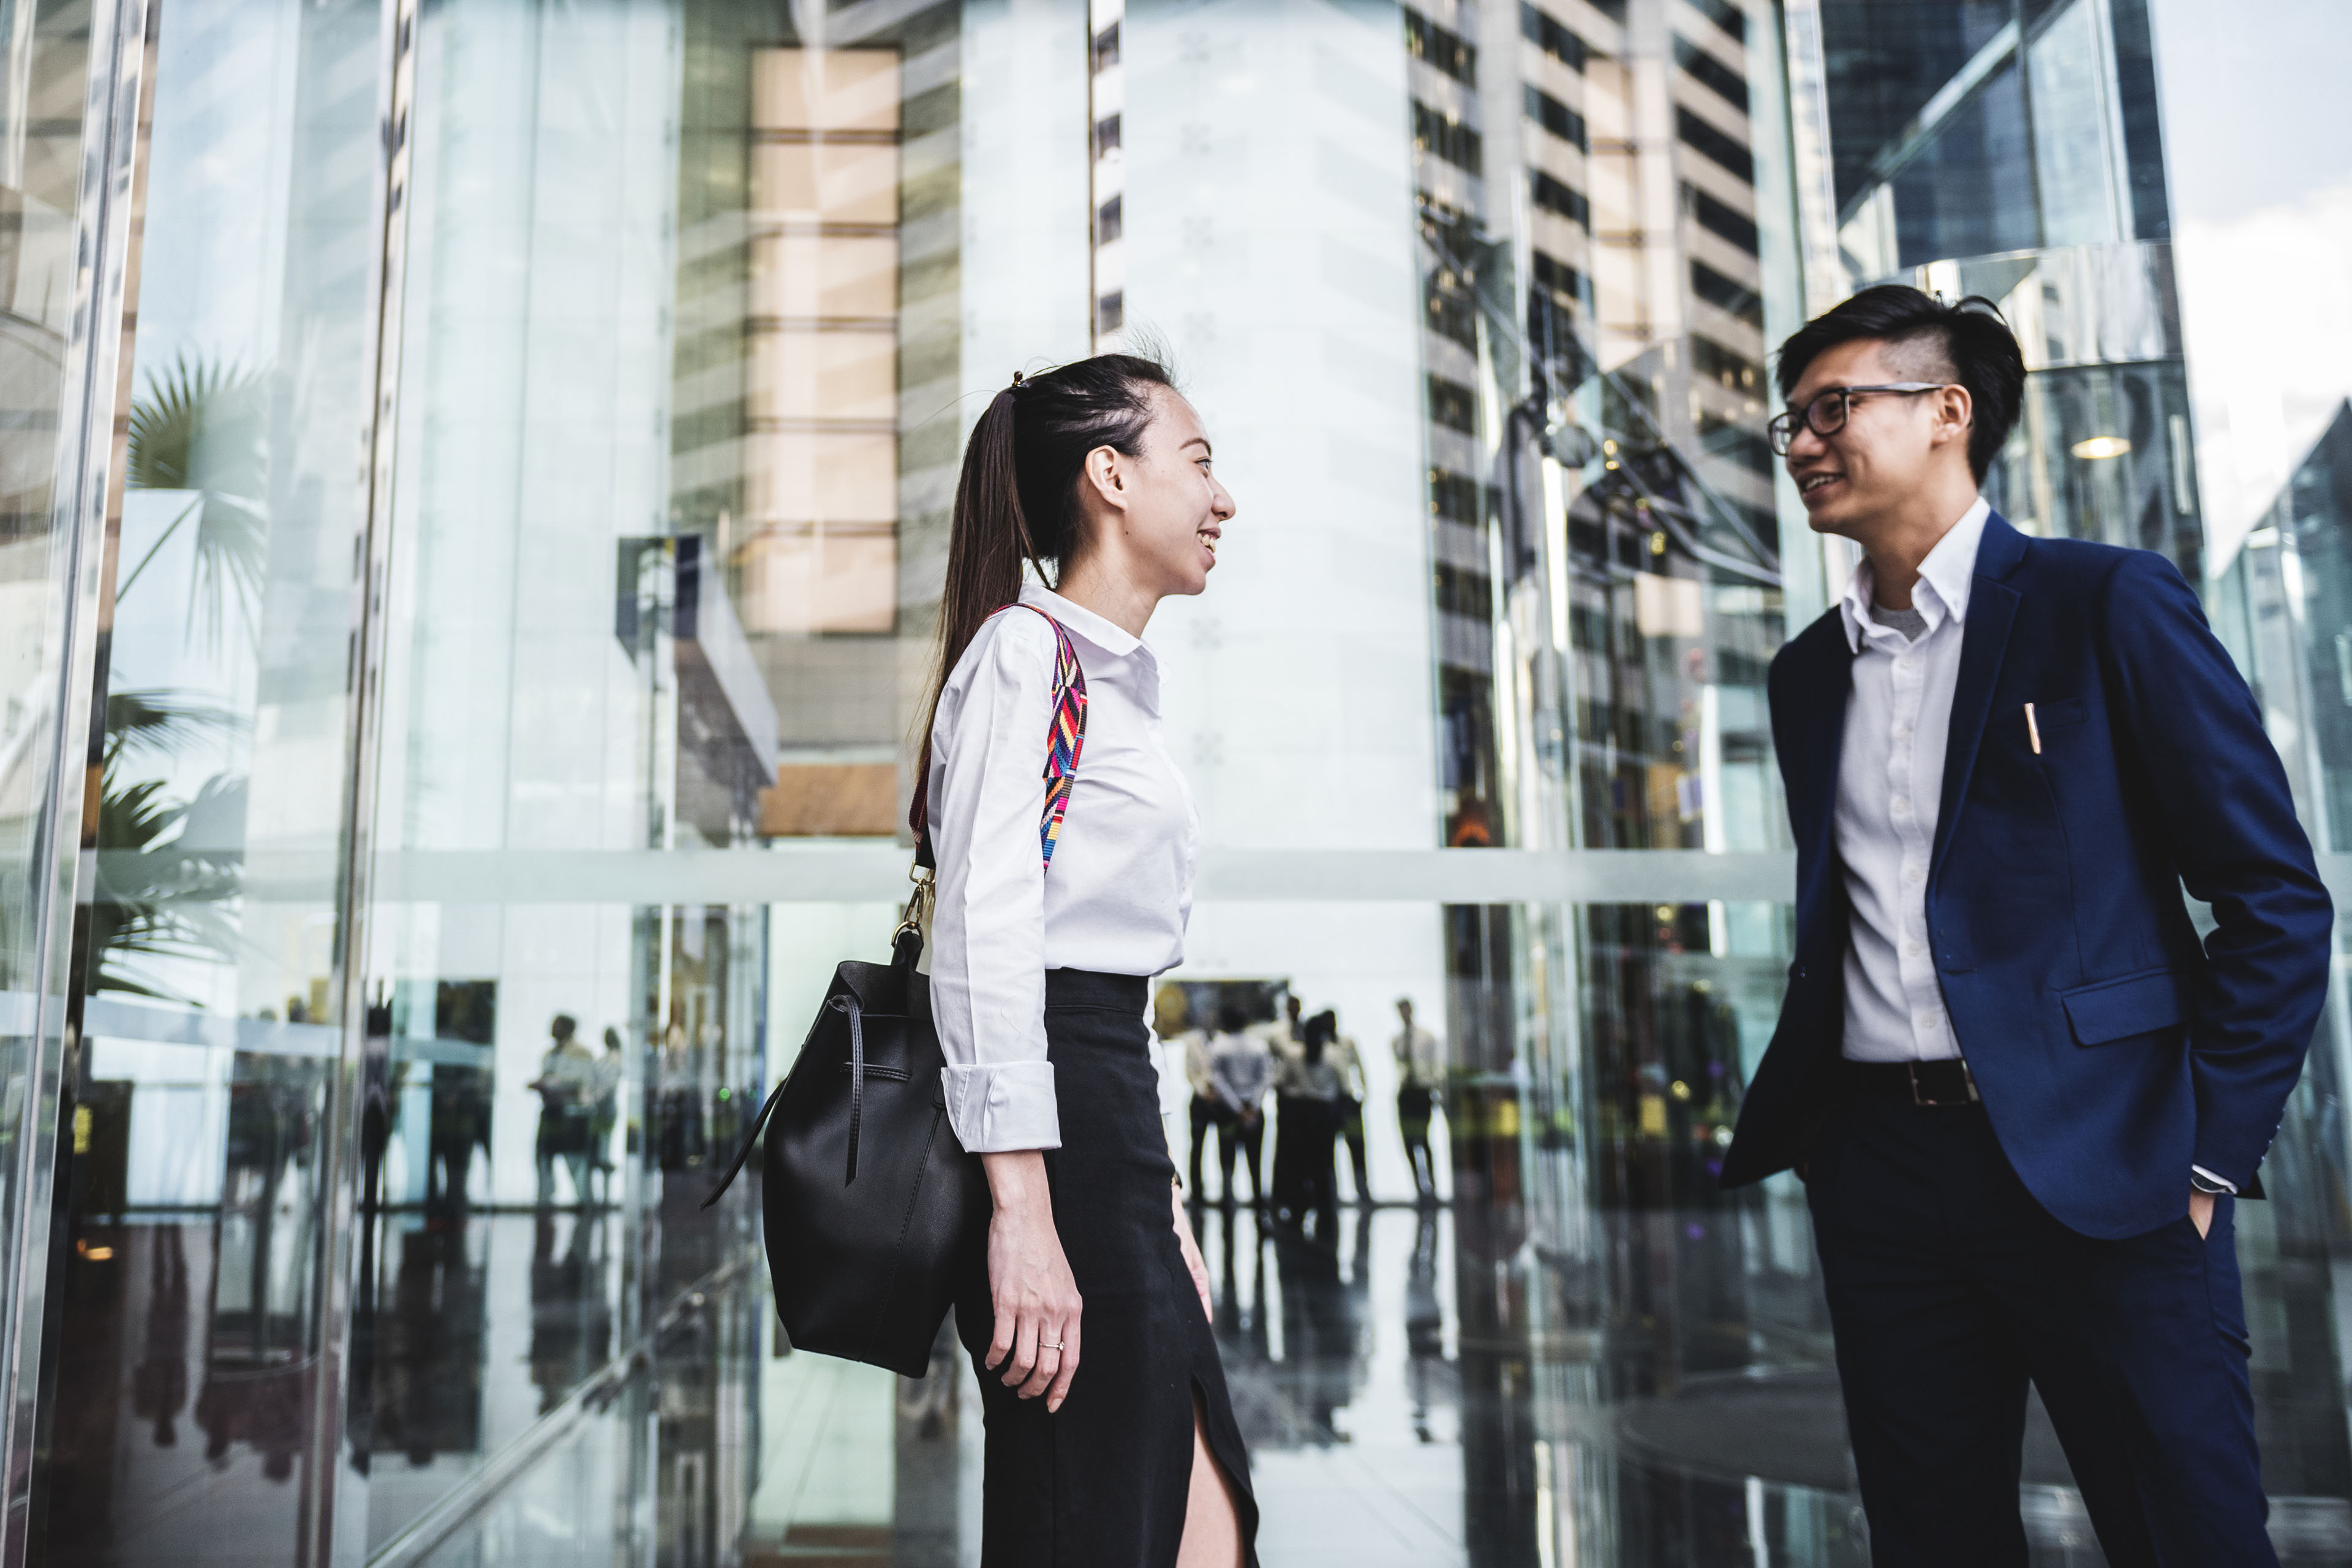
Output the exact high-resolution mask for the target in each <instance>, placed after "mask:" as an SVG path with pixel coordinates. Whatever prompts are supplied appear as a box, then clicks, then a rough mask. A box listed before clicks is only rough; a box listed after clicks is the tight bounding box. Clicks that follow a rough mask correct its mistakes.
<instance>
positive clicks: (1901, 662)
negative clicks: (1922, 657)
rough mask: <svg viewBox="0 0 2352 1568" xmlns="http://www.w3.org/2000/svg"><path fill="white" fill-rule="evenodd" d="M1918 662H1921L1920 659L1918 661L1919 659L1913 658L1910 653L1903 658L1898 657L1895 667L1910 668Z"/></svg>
mask: <svg viewBox="0 0 2352 1568" xmlns="http://www.w3.org/2000/svg"><path fill="white" fill-rule="evenodd" d="M1918 662H1919V661H1918V660H1917V659H1916V658H1911V657H1910V656H1909V655H1908V654H1906V655H1905V656H1904V657H1903V658H1898V659H1896V660H1895V668H1897V669H1908V668H1911V667H1912V666H1913V665H1915V664H1916V663H1918Z"/></svg>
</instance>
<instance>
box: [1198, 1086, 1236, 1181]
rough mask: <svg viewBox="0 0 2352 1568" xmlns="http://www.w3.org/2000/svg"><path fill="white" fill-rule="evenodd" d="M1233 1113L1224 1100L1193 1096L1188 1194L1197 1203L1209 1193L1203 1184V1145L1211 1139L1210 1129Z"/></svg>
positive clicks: (1222, 1122)
mask: <svg viewBox="0 0 2352 1568" xmlns="http://www.w3.org/2000/svg"><path fill="white" fill-rule="evenodd" d="M1232 1114H1233V1113H1232V1112H1231V1111H1229V1110H1226V1109H1225V1102H1224V1101H1223V1100H1215V1099H1211V1098H1209V1097H1207V1096H1205V1095H1198V1094H1196V1095H1194V1096H1193V1097H1192V1188H1191V1190H1190V1191H1189V1192H1188V1193H1187V1194H1186V1195H1187V1196H1188V1197H1190V1198H1192V1201H1193V1202H1195V1203H1198V1202H1199V1201H1201V1200H1202V1198H1205V1197H1206V1196H1208V1194H1209V1189H1208V1188H1206V1187H1204V1186H1202V1184H1201V1147H1202V1144H1204V1143H1206V1142H1208V1141H1209V1130H1210V1129H1211V1128H1213V1127H1223V1125H1224V1124H1225V1119H1226V1118H1227V1117H1229V1116H1231V1115H1232Z"/></svg>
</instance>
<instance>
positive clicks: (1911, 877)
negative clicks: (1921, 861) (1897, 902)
mask: <svg viewBox="0 0 2352 1568" xmlns="http://www.w3.org/2000/svg"><path fill="white" fill-rule="evenodd" d="M1903 879H1904V880H1905V881H1906V882H1908V883H1910V884H1911V885H1912V886H1913V887H1915V888H1916V887H1917V886H1918V885H1919V884H1920V883H1922V882H1924V881H1926V880H1927V872H1925V871H1906V872H1904V873H1903Z"/></svg>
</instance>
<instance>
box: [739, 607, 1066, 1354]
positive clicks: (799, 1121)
mask: <svg viewBox="0 0 2352 1568" xmlns="http://www.w3.org/2000/svg"><path fill="white" fill-rule="evenodd" d="M1014 608H1022V609H1029V610H1033V611H1035V613H1036V614H1038V615H1040V616H1045V621H1046V624H1047V625H1049V626H1052V627H1053V628H1054V644H1055V658H1054V713H1053V721H1052V723H1051V724H1050V725H1049V726H1048V728H1047V731H1046V736H1045V771H1044V773H1043V775H1042V782H1043V784H1044V785H1045V804H1044V806H1043V808H1042V810H1041V811H1040V814H1039V817H1038V823H1037V838H1038V857H1039V860H1040V863H1041V865H1042V866H1043V867H1045V868H1046V869H1048V870H1050V869H1051V868H1052V867H1053V863H1054V844H1055V840H1056V839H1057V838H1058V837H1060V834H1061V830H1062V818H1063V814H1064V813H1065V812H1066V811H1067V810H1068V808H1069V802H1070V791H1071V786H1072V784H1074V783H1075V782H1076V776H1077V768H1078V758H1079V755H1080V753H1081V752H1082V751H1083V750H1084V748H1085V745H1086V734H1087V678H1086V671H1085V670H1084V669H1082V668H1079V665H1078V655H1077V649H1076V647H1074V646H1073V645H1072V643H1071V641H1070V637H1069V634H1068V633H1067V632H1066V631H1065V630H1064V629H1063V627H1062V625H1061V623H1060V622H1058V621H1056V620H1055V619H1054V617H1053V616H1047V615H1045V611H1043V610H1041V609H1038V608H1037V606H1035V605H1006V606H1005V609H1007V610H1009V609H1014ZM997 613H998V614H999V615H1002V614H1003V613H1004V611H1003V610H1000V611H998V612H997ZM928 783H929V780H928V778H921V777H919V778H918V780H917V781H916V788H915V801H914V809H913V810H912V812H911V813H909V817H908V823H909V826H912V827H913V828H914V831H915V844H916V850H915V869H914V871H913V872H912V873H911V874H912V876H913V878H914V880H915V896H914V898H913V899H911V900H908V904H907V918H906V920H905V921H904V922H903V923H902V924H901V925H900V926H899V927H898V933H897V934H896V935H895V936H893V937H892V938H891V939H890V962H889V963H856V961H854V960H853V961H851V962H849V963H843V964H840V965H838V966H837V967H836V968H835V970H834V972H833V985H832V987H831V988H830V989H829V990H828V991H826V993H825V997H824V1005H823V1006H822V1007H820V1008H818V1009H817V1015H816V1022H815V1024H814V1025H813V1026H811V1027H810V1029H809V1034H808V1040H807V1042H806V1043H805V1044H803V1046H802V1047H801V1054H800V1056H799V1058H797V1059H796V1060H795V1061H794V1062H793V1070H792V1071H791V1072H790V1073H788V1074H786V1075H785V1078H784V1081H783V1082H782V1083H780V1084H778V1085H777V1086H776V1088H775V1092H774V1093H772V1094H771V1095H769V1096H768V1101H767V1103H766V1104H765V1105H762V1106H761V1107H760V1114H759V1115H757V1116H755V1117H753V1118H752V1119H751V1128H750V1130H749V1131H746V1132H745V1133H744V1135H743V1146H742V1148H740V1150H738V1151H736V1154H735V1163H733V1164H731V1165H730V1166H728V1167H727V1173H726V1174H725V1175H723V1176H721V1177H719V1184H718V1185H717V1186H716V1187H713V1188H712V1189H711V1191H710V1195H709V1197H707V1198H705V1199H703V1200H702V1206H703V1207H704V1208H709V1206H710V1205H712V1204H715V1203H717V1202H718V1201H719V1195H720V1194H723V1193H724V1192H726V1191H727V1189H728V1187H730V1185H732V1184H733V1183H734V1181H735V1177H736V1176H737V1174H738V1173H740V1172H741V1171H742V1169H743V1162H744V1161H745V1160H747V1159H749V1158H750V1157H751V1148H752V1145H753V1144H755V1143H757V1142H759V1141H760V1131H761V1128H762V1127H764V1126H766V1125H767V1124H768V1121H769V1119H770V1118H771V1117H773V1118H774V1121H775V1125H774V1128H773V1130H772V1136H771V1137H770V1138H769V1139H768V1148H767V1157H766V1160H765V1163H764V1172H763V1173H764V1175H765V1178H766V1180H765V1182H764V1184H763V1186H762V1191H761V1204H762V1205H763V1208H764V1219H765V1224H766V1229H767V1241H768V1273H769V1275H770V1277H771V1278H772V1279H773V1280H774V1282H775V1292H776V1315H777V1316H778V1317H780V1318H782V1320H783V1323H784V1331H785V1332H786V1333H787V1334H789V1335H791V1336H792V1342H793V1347H794V1348H795V1349H799V1350H806V1351H815V1352H818V1353H819V1354H822V1355H837V1356H842V1357H844V1358H845V1359H847V1360H850V1361H862V1362H869V1363H872V1364H874V1365H876V1366H887V1367H888V1368H889V1369H890V1370H891V1371H892V1372H895V1373H898V1374H899V1375H900V1376H902V1377H920V1376H922V1375H923V1373H924V1371H925V1369H926V1368H928V1367H929V1365H930V1363H931V1342H932V1341H933V1340H934V1339H936V1338H937V1337H938V1334H939V1331H940V1320H941V1319H943V1318H945V1317H946V1316H947V1311H948V1308H949V1307H950V1305H952V1304H953V1302H954V1300H955V1288H956V1281H957V1279H959V1278H961V1274H962V1271H963V1270H965V1269H967V1268H980V1267H982V1262H983V1258H982V1254H983V1253H984V1251H985V1249H986V1247H987V1246H988V1219H989V1213H990V1200H989V1195H988V1176H987V1173H985V1172H984V1171H982V1169H981V1164H980V1157H979V1156H978V1155H976V1154H967V1153H965V1152H964V1149H963V1145H962V1144H961V1142H958V1141H957V1139H956V1135H955V1130H954V1128H953V1127H951V1126H950V1124H949V1122H948V1105H947V1087H946V1068H947V1058H946V1055H945V1053H943V1052H942V1051H941V1050H940V1037H939V1031H938V1030H937V1029H935V1028H933V1027H932V1025H931V988H930V982H929V981H928V980H926V979H925V978H924V977H923V975H922V974H921V973H919V972H918V971H917V970H916V968H915V963H916V961H917V960H919V959H920V958H921V957H922V955H923V912H924V910H925V909H926V908H927V906H928V903H929V895H930V891H931V886H930V884H931V865H932V860H931V848H930V835H929V830H928V825H927V823H926V820H925V817H926V813H925V809H924V801H925V796H926V794H927V789H926V786H927V784H928Z"/></svg>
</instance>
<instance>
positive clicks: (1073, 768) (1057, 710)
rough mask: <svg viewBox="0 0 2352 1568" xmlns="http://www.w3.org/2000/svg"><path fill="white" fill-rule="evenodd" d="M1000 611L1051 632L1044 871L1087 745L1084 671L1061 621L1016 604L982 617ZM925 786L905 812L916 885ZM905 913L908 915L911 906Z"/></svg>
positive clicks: (924, 832) (926, 838)
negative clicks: (1021, 613)
mask: <svg viewBox="0 0 2352 1568" xmlns="http://www.w3.org/2000/svg"><path fill="white" fill-rule="evenodd" d="M1005 610H1036V612H1037V614H1038V615H1040V616H1044V617H1045V624H1046V625H1047V626H1051V627H1053V628H1054V716H1053V718H1052V720H1051V721H1049V722H1048V724H1047V727H1046V731H1045V812H1044V814H1043V815H1042V816H1039V818H1038V820H1037V848H1038V854H1039V857H1040V858H1041V859H1042V860H1043V861H1044V863H1045V868H1046V869H1047V870H1049V871H1050V870H1052V869H1053V868H1054V846H1055V844H1056V843H1058V842H1060V840H1061V837H1062V818H1063V817H1065V816H1067V815H1069V810H1070V787H1071V786H1072V785H1073V784H1076V783H1077V782H1078V753H1079V752H1083V751H1085V750H1086V747H1087V672H1086V670H1085V669H1084V668H1081V667H1080V666H1079V664H1078V650H1077V648H1076V646H1075V645H1074V644H1072V643H1071V641H1070V634H1069V633H1067V632H1066V631H1064V630H1063V629H1062V623H1061V622H1059V621H1057V620H1055V618H1054V617H1053V616H1049V615H1046V614H1045V611H1044V610H1041V609H1038V608H1037V606H1036V605H1021V604H1013V605H1005V606H1004V609H1003V610H998V611H997V612H996V613H995V615H992V616H989V617H988V618H989V619H990V620H994V619H995V618H996V616H1001V615H1003V613H1004V611H1005ZM930 783H931V781H930V780H929V779H928V778H919V779H917V780H916V781H915V798H914V804H913V806H912V808H911V809H910V810H908V813H907V825H908V826H909V827H912V828H913V829H914V830H915V867H916V871H917V873H918V874H917V875H916V880H917V881H918V882H921V881H922V880H923V879H924V878H925V877H927V876H928V875H929V867H930V865H931V828H930V811H929V796H930ZM908 909H909V910H910V911H911V910H912V909H913V906H912V905H909V906H908Z"/></svg>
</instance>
